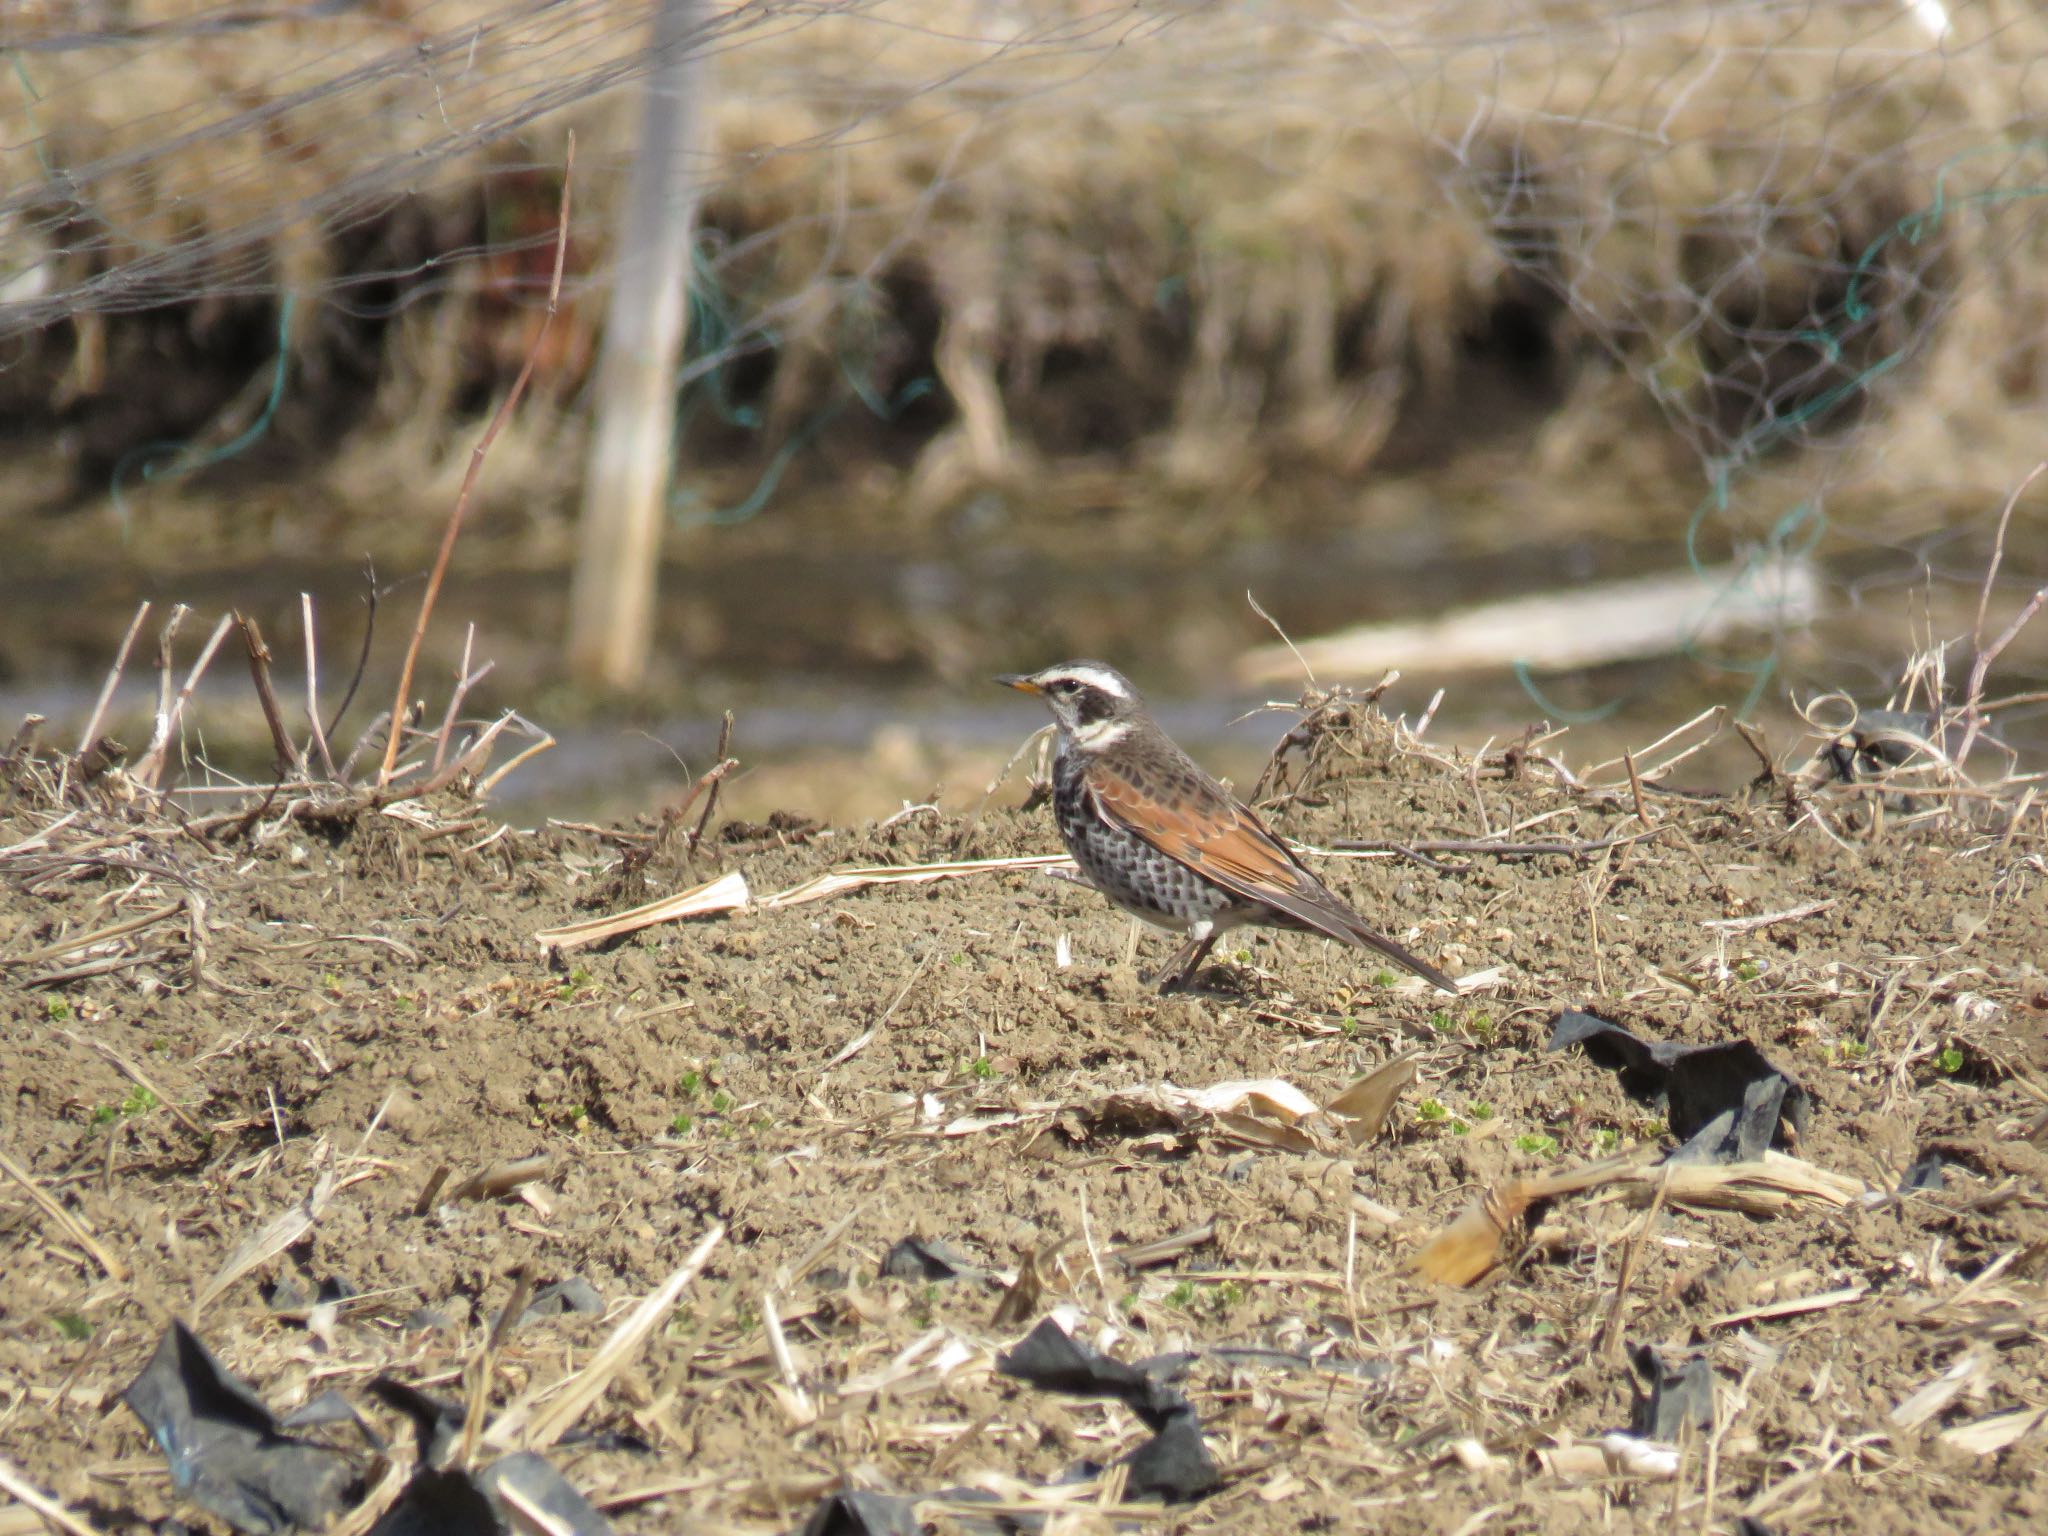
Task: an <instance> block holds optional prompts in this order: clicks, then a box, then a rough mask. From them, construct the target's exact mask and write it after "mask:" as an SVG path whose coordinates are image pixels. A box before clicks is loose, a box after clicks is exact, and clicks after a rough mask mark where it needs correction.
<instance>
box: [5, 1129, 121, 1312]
mask: <svg viewBox="0 0 2048 1536" xmlns="http://www.w3.org/2000/svg"><path fill="white" fill-rule="evenodd" d="M0 1173H4V1174H6V1175H7V1177H8V1178H10V1179H12V1180H14V1182H15V1183H17V1184H19V1185H20V1186H21V1187H22V1189H23V1190H25V1191H26V1192H27V1194H28V1197H29V1199H31V1200H33V1201H34V1202H35V1204H36V1209H37V1210H39V1211H41V1212H42V1213H43V1214H44V1215H45V1216H47V1217H49V1218H50V1220H51V1221H53V1222H55V1223H56V1224H57V1227H58V1229H59V1230H60V1231H62V1232H63V1233H64V1235H65V1236H66V1237H68V1238H70V1239H71V1241H72V1242H74V1243H76V1244H77V1245H78V1246H79V1247H80V1248H82V1249H84V1250H85V1252H87V1253H88V1254H90V1255H91V1256H92V1259H93V1262H94V1263H96V1264H98V1265H99V1267H100V1268H101V1269H103V1270H105V1271H106V1273H107V1278H108V1279H109V1280H113V1281H115V1282H117V1283H119V1284H123V1285H125V1284H126V1283H127V1281H128V1266H127V1265H125V1264H123V1263H122V1262H121V1261H120V1260H119V1259H117V1258H115V1257H114V1256H113V1255H112V1254H111V1253H109V1252H107V1250H106V1249H105V1248H102V1247H101V1246H100V1243H99V1239H98V1238H96V1237H94V1236H93V1235H92V1231H91V1229H90V1228H88V1227H87V1226H86V1224H85V1223H84V1222H83V1221H81V1220H79V1219H78V1218H77V1217H76V1216H74V1215H72V1214H71V1213H70V1212H69V1211H67V1210H65V1209H64V1207H63V1206H61V1205H59V1204H58V1203H57V1202H56V1201H55V1200H52V1199H51V1198H50V1197H49V1195H48V1194H47V1193H45V1192H44V1190H43V1186H42V1185H40V1184H38V1183H37V1182H36V1181H35V1177H34V1176H33V1175H32V1174H30V1172H29V1171H28V1170H27V1169H26V1168H24V1167H22V1166H21V1164H19V1163H17V1162H16V1161H15V1160H14V1159H13V1158H11V1157H9V1156H8V1155H7V1154H6V1153H5V1152H0Z"/></svg>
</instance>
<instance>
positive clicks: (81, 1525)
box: [0, 1460, 99, 1536]
mask: <svg viewBox="0 0 2048 1536" xmlns="http://www.w3.org/2000/svg"><path fill="white" fill-rule="evenodd" d="M0 1493H5V1494H6V1495H7V1496H8V1497H9V1498H11V1499H13V1500H15V1502H17V1503H19V1504H23V1505H26V1506H27V1507H28V1508H30V1509H32V1510H34V1511H35V1512H36V1513H37V1514H39V1515H41V1516H42V1517H43V1518H44V1519H45V1520H47V1521H49V1522H50V1524H51V1525H53V1526H55V1527H56V1528H57V1529H58V1530H61V1531H67V1532H69V1533H70V1536H99V1532H97V1531H95V1530H94V1529H93V1528H92V1527H91V1526H89V1525H87V1524H86V1523H85V1522H84V1521H83V1520H81V1519H79V1518H78V1516H76V1515H74V1514H72V1513H71V1511H70V1510H68V1509H66V1508H65V1507H64V1506H63V1505H62V1504H59V1503H58V1502H57V1501H56V1500H55V1499H53V1498H51V1497H50V1496H49V1495H48V1494H46V1493H44V1492H43V1491H42V1490H41V1489H40V1488H38V1487H36V1485H35V1484H34V1483H32V1482H30V1481H29V1480H28V1479H27V1478H25V1477H23V1476H22V1475H21V1474H20V1473H19V1472H17V1471H15V1470H14V1464H13V1463H12V1462H10V1461H5V1460H0Z"/></svg>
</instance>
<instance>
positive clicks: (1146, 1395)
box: [996, 1317, 1192, 1432]
mask: <svg viewBox="0 0 2048 1536" xmlns="http://www.w3.org/2000/svg"><path fill="white" fill-rule="evenodd" d="M1187 1358H1188V1357H1186V1356H1178V1357H1175V1358H1174V1359H1173V1360H1172V1361H1171V1362H1170V1363H1168V1364H1163V1366H1162V1370H1161V1372H1159V1373H1153V1372H1149V1371H1146V1370H1144V1369H1142V1368H1140V1367H1138V1366H1135V1365H1126V1364H1124V1362H1123V1361H1121V1360H1112V1359H1111V1358H1110V1357H1109V1356H1108V1355H1104V1354H1098V1353H1097V1352H1096V1351H1095V1350H1093V1349H1090V1348H1089V1347H1088V1346H1087V1345H1086V1344H1083V1343H1081V1342H1080V1341H1079V1340H1077V1339H1074V1338H1071V1337H1069V1335H1068V1333H1067V1331H1066V1329H1064V1328H1062V1327H1061V1326H1060V1325H1059V1324H1058V1323H1056V1322H1054V1321H1053V1320H1052V1319H1051V1318H1049V1317H1046V1318H1041V1319H1039V1323H1038V1326H1037V1327H1036V1328H1033V1329H1032V1330H1031V1331H1030V1332H1029V1333H1027V1334H1026V1335H1024V1337H1023V1339H1022V1340H1021V1341H1020V1342H1019V1343H1018V1345H1017V1347H1016V1348H1015V1349H1009V1350H1005V1351H1003V1353H1002V1354H1000V1355H998V1356H996V1370H997V1372H998V1373H999V1374H1001V1375H1004V1376H1012V1377H1015V1378H1016V1379H1017V1380H1018V1381H1021V1382H1023V1383H1025V1384H1026V1385H1027V1386H1033V1387H1037V1388H1039V1389H1040V1390H1042V1391H1046V1392H1063V1393H1065V1394H1066V1395H1067V1396H1069V1397H1113V1398H1115V1399H1116V1400H1117V1401H1118V1402H1120V1403H1122V1404H1124V1406H1126V1407H1127V1408H1129V1409H1130V1410H1131V1412H1133V1413H1135V1414H1136V1415H1137V1416H1138V1417H1139V1418H1141V1419H1143V1420H1144V1421H1145V1426H1146V1428H1148V1429H1151V1430H1153V1431H1155V1432H1156V1431H1158V1430H1160V1429H1163V1428H1165V1426H1166V1421H1167V1419H1168V1418H1170V1417H1172V1416H1173V1415H1174V1414H1177V1413H1185V1412H1190V1411H1192V1410H1191V1409H1190V1408H1189V1406H1188V1400H1187V1399H1186V1398H1185V1397H1183V1396H1182V1395H1181V1394H1180V1391H1179V1389H1177V1388H1176V1387H1174V1386H1172V1385H1170V1384H1169V1383H1168V1382H1167V1381H1166V1380H1165V1379H1164V1377H1165V1375H1167V1374H1177V1372H1178V1370H1185V1369H1186V1364H1187Z"/></svg>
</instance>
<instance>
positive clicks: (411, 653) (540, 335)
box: [377, 133, 576, 788]
mask: <svg viewBox="0 0 2048 1536" xmlns="http://www.w3.org/2000/svg"><path fill="white" fill-rule="evenodd" d="M575 172H576V135H575V134H574V133H571V134H570V135H569V147H568V151H567V153H566V154H565V155H564V156H563V160H562V201H561V211H560V213H559V214H558V216H557V218H556V221H555V270H554V275H553V277H552V278H550V279H549V282H548V307H547V313H546V314H545V315H544V316H543V317H542V319H541V323H540V325H539V326H538V327H536V328H535V330H534V333H533V340H532V341H531V342H529V343H528V344H527V348H526V360H525V362H524V363H522V364H521V365H520V368H519V376H518V377H517V378H515V379H514V380H513V381H512V387H511V389H509V390H507V391H506V393H505V398H504V400H502V401H501V402H500V403H499V405H498V409H497V410H496V411H495V412H494V413H492V416H491V422H490V425H489V426H487V427H485V428H484V435H483V437H482V438H481V439H480V440H479V441H478V443H477V445H476V447H475V448H474V449H472V450H471V452H470V456H469V468H468V469H467V470H466V471H465V472H464V474H463V476H462V489H461V490H459V491H458V492H457V493H456V496H455V506H454V508H453V510H452V511H450V512H449V514H448V526H447V528H446V529H445V530H443V532H442V534H441V548H440V550H439V552H438V553H437V554H436V555H435V556H434V568H433V571H432V572H431V573H430V574H429V575H428V577H427V589H426V591H425V592H424V593H422V594H421V596H420V611H419V617H418V618H417V619H415V620H414V621H413V626H412V639H411V640H409V641H408V642H407V643H406V647H405V661H404V663H403V664H402V665H401V666H400V667H399V669H398V688H397V690H396V692H394V693H393V694H392V696H391V734H390V736H389V737H388V738H387V739H386V741H385V743H384V761H383V763H382V765H381V766H380V767H379V768H378V770H377V783H378V786H379V787H380V788H381V787H382V786H384V785H386V784H389V783H390V782H391V770H392V768H393V766H394V765H395V764H396V763H397V761H398V748H399V744H400V742H401V741H402V740H403V739H404V736H405V716H406V707H407V706H406V700H407V698H408V697H409V696H410V695H411V693H412V675H413V669H414V668H415V667H416V666H417V665H418V664H419V659H420V646H421V644H422V643H423V642H424V641H425V640H426V638H427V621H428V620H429V619H431V618H432V617H433V614H434V600H435V599H436V598H437V597H439V596H440V594H441V583H442V582H443V581H444V580H445V579H446V578H447V575H448V562H449V560H450V559H451V558H452V557H453V556H454V554H455V539H456V535H458V534H459V533H461V532H462V520H463V517H464V515H465V514H466V513H467V512H468V511H469V498H470V495H471V493H472V492H473V491H474V490H475V489H476V481H477V476H478V474H479V473H481V472H482V470H483V465H484V457H485V455H486V454H488V453H489V452H490V451H491V444H492V443H494V442H496V441H497V438H498V434H499V433H500V432H501V431H503V430H504V427H505V423H506V421H508V420H509V419H510V418H511V415H512V411H513V409H514V408H515V407H516V406H517V405H518V404H519V397H520V396H521V395H523V394H525V393H526V381H527V380H528V379H530V378H532V377H533V367H534V364H535V362H536V361H538V359H539V357H540V349H541V343H542V342H544V341H545V340H546V339H547V334H548V330H549V328H550V327H551V326H552V325H553V324H554V321H555V314H556V311H557V310H558V308H559V307H560V304H561V299H562V267H563V264H564V263H565V262H566V261H567V259H568V254H569V188H570V185H571V183H572V182H573V181H574V179H575Z"/></svg>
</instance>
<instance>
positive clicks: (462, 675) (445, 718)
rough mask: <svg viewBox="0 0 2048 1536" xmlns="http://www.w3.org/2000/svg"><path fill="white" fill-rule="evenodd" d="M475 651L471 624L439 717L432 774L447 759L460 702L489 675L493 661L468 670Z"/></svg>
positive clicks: (474, 638)
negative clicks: (442, 712) (460, 659)
mask: <svg viewBox="0 0 2048 1536" xmlns="http://www.w3.org/2000/svg"><path fill="white" fill-rule="evenodd" d="M475 649H476V625H474V624H471V625H470V626H469V628H468V629H467V630H465V631H464V632H463V636H462V665H460V666H459V667H457V668H456V669H455V691H454V692H453V693H451V694H449V695H448V709H447V712H446V713H444V714H443V715H442V716H441V729H440V732H439V733H438V734H437V735H436V736H435V737H434V772H436V773H439V772H440V771H441V764H442V763H443V762H445V761H446V760H447V757H448V738H449V737H451V736H453V735H454V734H455V717H456V716H457V715H458V714H460V713H461V712H462V701H463V700H464V699H466V698H468V697H469V690H470V689H472V688H474V687H475V686H476V685H477V684H478V683H480V682H482V681H483V680H484V679H485V678H487V677H489V676H490V675H491V668H492V667H494V666H496V665H497V663H496V662H494V661H487V662H485V663H484V664H483V665H482V666H481V667H479V668H477V669H476V671H474V672H471V671H470V670H469V658H470V654H471V652H472V651H474V650H475Z"/></svg>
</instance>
